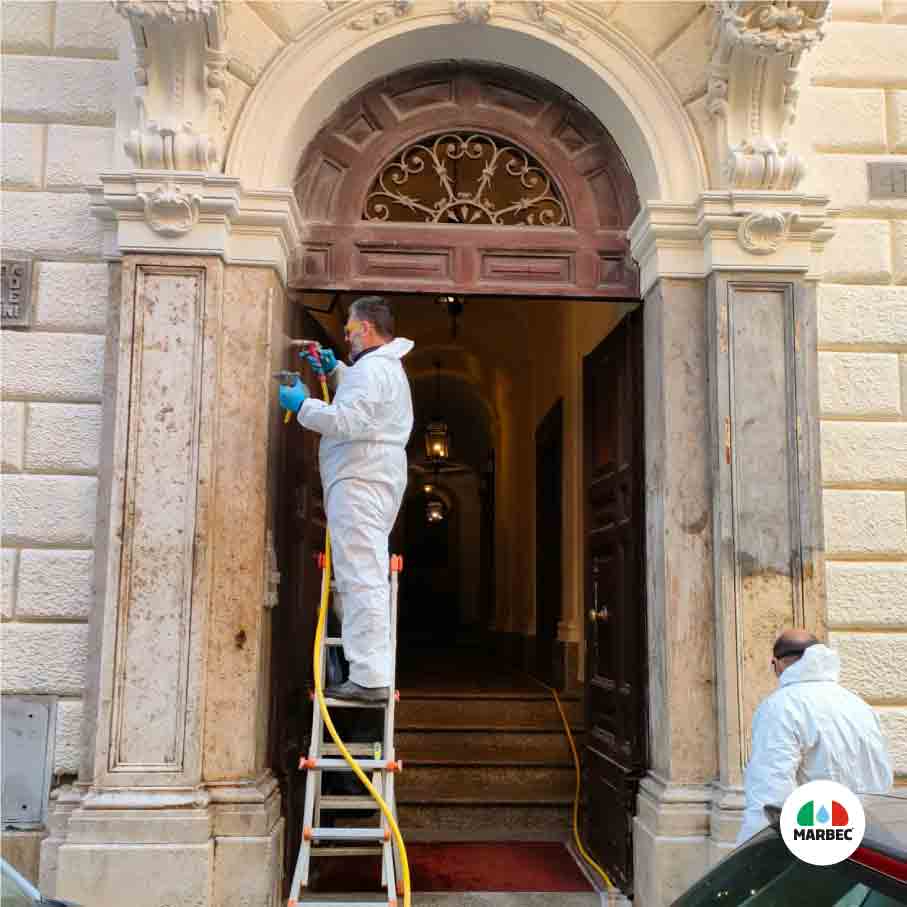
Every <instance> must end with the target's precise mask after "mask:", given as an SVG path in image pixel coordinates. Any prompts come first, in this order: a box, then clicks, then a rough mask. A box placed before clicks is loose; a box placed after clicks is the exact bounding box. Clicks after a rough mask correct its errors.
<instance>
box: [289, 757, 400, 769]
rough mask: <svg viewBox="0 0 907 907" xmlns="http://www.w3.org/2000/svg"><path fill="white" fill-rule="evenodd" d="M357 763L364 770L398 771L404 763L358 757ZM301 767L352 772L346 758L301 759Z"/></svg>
mask: <svg viewBox="0 0 907 907" xmlns="http://www.w3.org/2000/svg"><path fill="white" fill-rule="evenodd" d="M356 764H357V765H358V766H359V768H361V769H362V770H363V771H364V772H385V771H387V772H396V771H400V770H401V769H402V767H403V764H402V763H401V762H399V761H394V760H393V759H357V760H356ZM299 767H300V768H307V769H309V770H311V769H318V770H320V771H326V772H351V771H352V769H351V768H350V766H349V764H348V763H347V761H346V759H324V758H318V759H312V758H311V757H310V758H308V759H300V760H299Z"/></svg>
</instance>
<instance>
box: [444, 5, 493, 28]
mask: <svg viewBox="0 0 907 907" xmlns="http://www.w3.org/2000/svg"><path fill="white" fill-rule="evenodd" d="M451 9H452V11H453V14H454V17H455V18H457V19H459V21H460V22H467V23H469V24H470V25H485V24H486V23H487V22H488V21H489V20H490V19H491V16H492V14H493V13H494V0H451Z"/></svg>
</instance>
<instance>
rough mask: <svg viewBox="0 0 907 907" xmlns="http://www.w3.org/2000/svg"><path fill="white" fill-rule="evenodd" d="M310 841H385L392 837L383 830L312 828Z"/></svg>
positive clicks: (309, 833)
mask: <svg viewBox="0 0 907 907" xmlns="http://www.w3.org/2000/svg"><path fill="white" fill-rule="evenodd" d="M307 833H308V837H309V840H310V841H385V840H387V838H388V837H389V835H390V832H389V831H386V830H385V829H383V828H312V829H309V830H308V832H307Z"/></svg>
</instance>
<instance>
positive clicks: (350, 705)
mask: <svg viewBox="0 0 907 907" xmlns="http://www.w3.org/2000/svg"><path fill="white" fill-rule="evenodd" d="M324 703H325V705H327V706H329V707H330V708H332V709H383V708H385V707H386V706H387V703H386V702H363V701H362V700H361V699H332V698H331V697H330V696H325V697H324Z"/></svg>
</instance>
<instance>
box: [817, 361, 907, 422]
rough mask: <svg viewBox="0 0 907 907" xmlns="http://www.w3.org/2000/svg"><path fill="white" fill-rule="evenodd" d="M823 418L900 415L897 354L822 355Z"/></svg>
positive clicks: (820, 397)
mask: <svg viewBox="0 0 907 907" xmlns="http://www.w3.org/2000/svg"><path fill="white" fill-rule="evenodd" d="M819 405H820V410H821V413H822V415H823V416H872V417H879V416H881V417H884V416H889V417H890V416H899V415H900V414H901V412H902V405H903V404H902V401H901V391H900V377H899V364H898V357H897V356H896V355H895V354H894V353H826V352H821V353H819Z"/></svg>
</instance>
